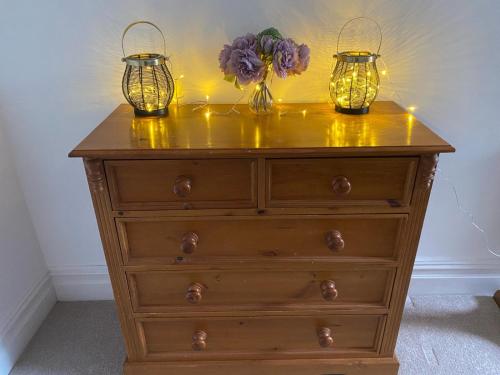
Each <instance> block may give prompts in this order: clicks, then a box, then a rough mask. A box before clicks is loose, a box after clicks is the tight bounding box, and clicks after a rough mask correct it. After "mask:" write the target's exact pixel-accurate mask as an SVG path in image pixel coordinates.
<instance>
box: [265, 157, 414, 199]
mask: <svg viewBox="0 0 500 375" xmlns="http://www.w3.org/2000/svg"><path fill="white" fill-rule="evenodd" d="M266 163H267V168H266V175H267V204H268V205H269V206H270V207H332V206H341V205H369V206H379V205H383V206H408V205H409V203H410V199H411V194H412V190H413V184H414V180H415V173H416V169H417V164H418V158H411V157H407V158H334V159H332V158H330V159H269V160H267V162H266Z"/></svg>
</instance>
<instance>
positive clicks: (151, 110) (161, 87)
mask: <svg viewBox="0 0 500 375" xmlns="http://www.w3.org/2000/svg"><path fill="white" fill-rule="evenodd" d="M123 61H125V62H126V64H127V66H126V68H125V73H124V74H123V79H122V90H123V95H124V96H125V98H126V99H127V101H128V102H129V103H130V104H131V105H132V106H133V107H134V112H135V114H136V116H165V115H167V114H168V105H169V104H170V102H171V101H172V98H173V95H174V80H173V78H172V75H171V74H170V71H169V70H168V68H167V66H166V64H165V57H164V56H163V55H159V54H151V53H142V54H136V55H131V56H128V57H125V58H124V59H123Z"/></svg>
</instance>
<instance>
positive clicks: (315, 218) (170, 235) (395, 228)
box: [116, 214, 407, 264]
mask: <svg viewBox="0 0 500 375" xmlns="http://www.w3.org/2000/svg"><path fill="white" fill-rule="evenodd" d="M406 218H407V216H406V215H404V214H386V215H302V216H300V215H295V216H294V215H289V216H263V217H259V216H239V217H228V216H211V217H201V218H191V217H167V218H119V219H116V222H117V226H118V231H119V234H120V243H121V247H122V250H123V256H124V260H125V263H126V264H148V263H158V264H160V263H161V264H173V263H179V262H181V263H184V264H189V263H196V262H202V263H203V262H212V261H216V260H221V261H225V260H228V261H231V260H233V261H234V260H241V259H242V258H252V259H260V260H265V261H266V262H268V261H269V260H272V259H284V258H286V259H297V260H300V259H301V258H311V257H314V258H318V257H319V258H322V259H323V258H324V259H333V258H345V257H367V258H373V259H375V258H387V259H389V258H390V259H395V258H396V257H397V255H398V250H399V248H400V246H399V244H400V241H401V237H402V235H403V233H404V230H403V229H404V226H405V224H406Z"/></svg>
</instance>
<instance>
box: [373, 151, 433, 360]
mask: <svg viewBox="0 0 500 375" xmlns="http://www.w3.org/2000/svg"><path fill="white" fill-rule="evenodd" d="M438 160H439V155H438V154H425V155H422V156H421V157H420V162H419V166H418V171H417V180H416V181H417V182H416V185H415V190H414V193H413V198H412V202H411V211H410V216H409V220H408V225H407V229H406V234H405V238H406V239H407V240H406V244H407V246H406V248H405V249H404V250H403V254H401V259H402V263H401V266H400V267H399V269H398V271H397V274H396V280H395V283H394V289H393V295H392V298H391V300H392V301H393V305H392V306H391V310H390V312H389V314H388V317H387V324H386V328H385V335H384V340H383V342H382V347H381V354H382V355H391V354H392V353H394V349H395V348H396V341H397V338H398V332H399V327H400V324H401V319H402V317H403V310H404V305H405V300H406V298H404V297H405V296H402V294H404V293H406V291H407V290H408V286H409V285H410V280H411V274H412V269H413V265H414V263H415V257H416V254H417V248H418V242H419V239H420V234H421V232H422V225H423V223H424V217H425V211H426V209H427V203H428V202H429V196H430V193H431V188H432V183H433V181H434V176H435V175H436V169H437V163H438Z"/></svg>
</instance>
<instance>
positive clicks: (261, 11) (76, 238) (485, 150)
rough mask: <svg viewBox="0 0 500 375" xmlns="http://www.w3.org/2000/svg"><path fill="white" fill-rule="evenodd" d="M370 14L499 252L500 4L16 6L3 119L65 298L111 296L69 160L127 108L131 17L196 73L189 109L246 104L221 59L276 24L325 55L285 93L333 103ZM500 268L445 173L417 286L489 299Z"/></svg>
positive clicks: (6, 49) (112, 2)
mask: <svg viewBox="0 0 500 375" xmlns="http://www.w3.org/2000/svg"><path fill="white" fill-rule="evenodd" d="M358 15H371V16H372V17H374V18H376V19H377V20H378V21H379V22H380V23H381V24H382V26H383V31H384V44H383V46H382V50H381V53H382V55H383V56H384V59H385V62H386V64H387V65H388V68H389V73H390V76H391V82H388V81H387V80H384V81H383V82H382V86H383V90H382V97H385V98H394V99H396V100H398V101H399V102H401V104H403V105H410V104H413V105H416V106H417V107H418V110H417V115H418V116H419V117H420V118H421V119H423V120H424V121H425V122H426V123H427V124H428V125H429V126H430V127H431V128H433V129H434V130H436V131H437V132H438V133H439V134H441V135H442V136H443V137H445V138H446V139H447V140H448V141H450V142H451V143H452V144H453V145H454V146H456V148H457V150H458V152H457V153H456V154H453V155H445V156H443V157H442V160H441V168H442V169H443V171H445V172H446V173H447V174H448V175H449V176H451V178H452V179H453V180H455V181H456V183H457V187H458V190H459V192H460V193H461V194H462V196H463V202H464V204H465V205H467V206H468V207H471V208H472V209H473V211H474V212H475V213H477V214H478V215H479V217H480V220H481V222H482V223H483V225H484V227H485V228H486V229H488V230H489V232H490V234H491V242H492V244H495V245H496V246H497V247H500V231H498V228H499V226H500V210H498V208H497V207H498V204H497V203H496V202H498V201H499V200H500V189H499V188H498V186H499V183H500V173H498V170H499V169H498V165H499V162H500V146H499V139H500V126H499V124H498V114H497V112H498V107H499V102H498V97H499V94H500V92H499V89H498V85H499V84H500V78H499V75H498V72H497V70H498V69H497V65H498V64H497V62H498V61H500V49H499V48H497V46H498V40H499V37H500V24H499V23H498V19H499V18H500V2H498V1H497V0H478V1H474V2H473V1H469V0H446V1H445V0H441V1H437V0H421V1H414V0H379V1H355V0H351V1H333V0H317V1H313V0H308V1H303V0H273V1H269V0H253V1H244V0H198V1H195V0H175V1H174V0H172V1H165V0H158V1H144V0H141V1H140V0H133V1H129V0H127V1H124V0H108V1H97V0H93V1H90V0H89V1H78V2H73V1H72V2H69V1H55V0H52V1H49V0H47V1H44V2H43V4H42V3H40V2H39V1H35V0H33V1H25V0H17V1H15V2H14V1H10V2H6V4H4V6H3V7H2V12H1V13H0V35H1V36H2V44H3V46H2V51H3V52H2V59H1V64H2V66H3V67H4V69H0V97H1V99H2V102H1V103H2V104H1V110H2V119H3V121H4V123H5V129H6V133H7V135H8V137H9V139H10V141H11V143H12V145H13V151H14V155H15V158H16V163H17V167H18V172H19V176H20V180H21V184H22V189H23V191H24V194H25V197H26V201H27V204H28V207H29V210H30V212H31V216H32V218H33V223H34V226H35V229H36V232H37V235H38V239H39V241H40V244H41V248H42V250H43V253H44V255H45V258H46V261H47V264H48V267H49V269H50V270H51V271H52V274H53V275H54V280H55V284H56V288H58V292H59V296H60V297H62V298H67V299H71V298H92V297H93V296H94V297H96V296H98V295H97V294H96V293H97V292H101V295H99V296H101V297H103V296H106V295H109V289H107V290H106V289H102V288H101V286H102V285H105V284H106V282H107V279H106V275H105V268H104V267H103V265H104V257H103V255H102V251H101V245H100V241H99V238H98V233H97V226H96V224H95V219H94V216H93V211H92V207H91V201H90V197H89V193H88V191H87V186H86V183H85V177H84V173H83V168H82V164H81V161H79V160H75V159H73V160H69V159H67V158H66V155H67V153H68V151H70V150H71V148H72V147H73V146H75V144H76V143H77V142H78V141H79V140H80V139H81V138H82V137H83V136H85V135H86V134H87V133H88V132H89V131H90V130H91V129H92V128H93V127H95V126H96V125H97V124H98V122H100V121H101V120H102V119H103V118H104V117H105V116H106V115H107V114H109V112H110V111H112V110H113V109H114V107H115V106H116V105H117V104H119V103H121V102H123V101H124V99H123V98H122V95H121V87H120V82H121V74H122V71H123V64H122V63H121V62H120V57H121V49H120V38H121V32H122V30H123V29H124V27H125V26H126V25H127V24H128V23H129V22H131V21H134V20H137V19H149V20H152V21H154V22H156V23H157V24H158V25H159V26H160V27H162V28H163V30H164V31H165V33H166V35H167V45H168V47H169V48H168V49H169V54H170V55H171V57H172V61H173V64H174V74H175V75H176V76H178V75H180V74H181V73H183V74H184V75H185V79H184V87H185V102H189V101H193V100H198V99H202V98H204V97H205V95H206V94H209V95H210V96H211V100H212V101H213V102H233V101H235V100H236V99H237V98H238V96H239V93H238V92H237V91H235V90H234V89H233V88H232V87H231V85H229V84H228V83H227V82H225V81H223V79H222V75H221V73H220V72H219V71H218V63H217V56H218V52H219V50H220V48H221V47H222V45H223V43H226V42H228V41H230V40H231V39H232V38H234V37H235V36H238V35H240V34H243V33H246V32H249V31H253V32H258V31H260V30H261V29H263V28H265V27H268V26H271V25H273V26H276V27H277V28H279V29H280V30H281V31H282V32H283V33H284V34H286V35H289V36H291V37H294V38H296V39H297V40H298V41H301V42H306V43H308V44H309V46H310V47H311V49H312V62H311V66H310V69H309V71H308V72H306V73H305V74H303V75H302V76H301V77H297V78H292V79H288V80H287V81H283V82H280V81H278V80H275V82H274V83H273V88H272V90H273V92H274V93H275V96H277V97H281V98H283V100H284V101H326V100H327V99H328V92H327V89H326V88H327V84H328V76H329V73H330V68H331V65H332V58H331V55H332V53H333V52H334V44H335V40H336V33H337V32H338V30H339V29H340V27H341V25H342V23H343V22H344V21H345V20H347V19H348V18H350V17H354V16H358ZM147 35H148V40H153V39H151V38H153V35H154V34H153V33H151V34H147ZM149 36H150V38H149ZM394 90H396V91H397V92H398V95H396V94H395V93H394ZM499 264H500V263H498V260H497V259H496V258H494V257H493V256H491V255H490V254H488V253H487V252H486V251H485V250H484V248H483V246H482V243H481V240H480V237H479V235H478V233H477V232H475V231H474V230H473V229H472V228H471V226H470V225H469V224H468V222H467V221H466V220H465V219H464V218H463V217H462V216H460V214H459V213H458V211H457V209H456V207H455V205H454V201H453V196H452V194H451V190H450V189H449V187H448V186H447V185H446V184H445V182H444V181H443V180H442V179H441V178H439V177H438V179H437V181H436V184H435V189H434V192H433V195H432V199H431V202H430V208H429V213H428V217H427V220H426V223H425V228H424V233H423V238H422V242H421V246H420V252H419V258H418V267H417V272H416V276H419V275H420V276H422V277H424V279H421V280H420V281H418V279H417V284H416V285H415V288H416V289H415V290H420V291H422V288H423V291H432V290H436V289H435V288H434V285H435V284H437V283H436V282H435V280H434V279H433V278H436V277H438V278H439V277H441V276H443V277H444V279H443V280H438V281H439V285H444V284H443V282H444V281H446V282H448V284H447V285H451V286H453V285H455V286H456V289H457V290H456V291H464V292H466V291H468V290H467V288H468V287H470V288H471V289H470V290H469V291H472V292H476V293H490V292H491V291H492V290H493V289H494V288H500V285H499V283H500V272H499V267H500V266H499ZM464 277H465V278H466V279H464ZM469 277H472V278H473V279H474V280H473V282H471V283H468V282H467V280H468V278H469ZM429 280H431V284H428V283H427V284H425V283H426V282H428V281H429ZM464 280H465V282H464ZM457 281H460V282H457ZM424 284H425V285H424ZM96 285H97V286H99V288H96ZM429 285H430V287H429ZM419 288H420V289H419ZM103 291H104V292H103ZM79 293H80V294H79Z"/></svg>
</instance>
